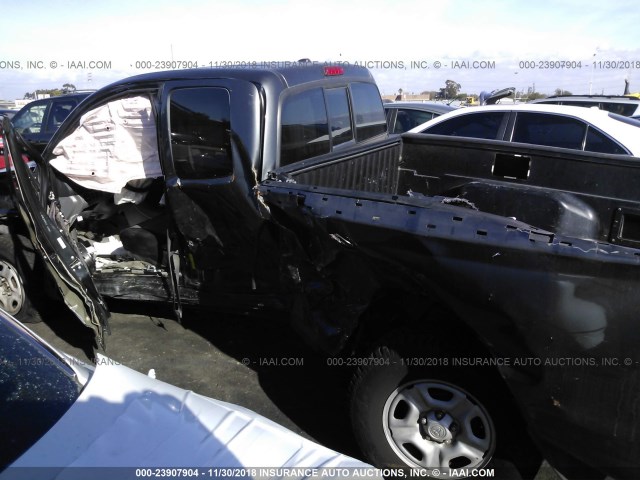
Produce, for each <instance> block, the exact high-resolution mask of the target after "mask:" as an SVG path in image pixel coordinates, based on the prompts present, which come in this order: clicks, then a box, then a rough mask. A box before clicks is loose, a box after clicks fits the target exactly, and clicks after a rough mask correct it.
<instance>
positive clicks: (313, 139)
mask: <svg viewBox="0 0 640 480" xmlns="http://www.w3.org/2000/svg"><path fill="white" fill-rule="evenodd" d="M329 148H330V146H329V123H328V121H327V111H326V108H325V104H324V95H323V93H322V89H321V88H314V89H312V90H306V91H304V92H300V93H297V94H293V95H290V96H289V97H287V98H286V99H285V101H284V103H283V105H282V117H281V126H280V165H288V164H290V163H294V162H298V161H300V160H304V159H307V158H311V157H315V156H317V155H322V154H324V153H329Z"/></svg>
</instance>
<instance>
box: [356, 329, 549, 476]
mask: <svg viewBox="0 0 640 480" xmlns="http://www.w3.org/2000/svg"><path fill="white" fill-rule="evenodd" d="M461 351H465V349H464V347H463V348H462V349H461V350H454V351H450V349H447V348H446V347H444V346H443V342H442V341H437V340H436V339H433V338H427V337H424V336H422V337H421V336H420V335H419V334H416V333H415V332H405V331H402V332H394V334H392V335H390V336H388V337H387V338H386V340H384V341H382V342H380V343H379V346H378V347H376V348H374V349H373V352H372V353H371V355H370V356H369V358H368V361H367V362H364V363H365V365H364V366H362V367H360V368H359V369H358V370H357V371H356V373H355V375H354V377H353V380H352V384H351V419H352V424H353V430H354V435H355V437H356V440H357V441H358V444H359V445H360V448H361V450H362V452H363V454H364V455H365V457H366V458H367V460H368V461H370V462H371V463H373V464H374V465H376V466H378V467H384V468H402V469H409V468H413V469H424V470H425V471H426V473H427V474H431V475H432V476H434V477H436V476H439V475H443V473H444V472H447V477H448V476H449V475H448V473H449V469H456V470H458V471H460V470H459V469H464V471H471V470H474V469H480V468H493V469H494V470H495V473H496V476H497V477H499V478H514V479H517V478H532V477H533V476H534V475H535V473H536V472H537V470H538V468H539V466H540V461H541V459H540V455H539V453H538V451H537V450H536V449H535V447H534V446H533V444H532V443H531V440H530V439H529V437H528V436H527V435H526V433H525V427H524V424H523V423H522V422H520V423H519V422H518V421H516V420H514V419H515V418H519V415H518V412H517V411H516V410H515V408H514V406H513V402H512V401H511V399H510V398H509V393H508V391H507V390H506V388H505V387H504V385H502V384H501V381H500V378H499V376H498V375H497V372H495V370H492V369H490V368H489V367H486V368H482V369H481V370H478V369H476V368H473V367H453V366H452V364H451V363H452V360H453V358H454V356H457V357H458V358H460V357H461V356H462V355H464V356H465V357H470V356H472V355H476V354H473V353H471V351H470V350H468V351H466V353H464V354H460V352H461ZM456 352H457V353H456ZM496 459H497V460H496Z"/></svg>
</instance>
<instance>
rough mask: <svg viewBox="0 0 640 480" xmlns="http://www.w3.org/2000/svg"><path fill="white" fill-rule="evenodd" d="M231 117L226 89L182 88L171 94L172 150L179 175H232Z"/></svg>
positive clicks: (194, 176)
mask: <svg viewBox="0 0 640 480" xmlns="http://www.w3.org/2000/svg"><path fill="white" fill-rule="evenodd" d="M230 119H231V106H230V98H229V92H228V91H227V90H226V89H224V88H216V87H204V88H184V89H180V90H176V91H174V92H172V93H171V97H170V109H169V124H170V129H171V153H172V155H173V163H174V168H175V170H176V174H177V175H178V177H180V178H184V179H204V178H219V177H227V176H229V175H232V173H233V163H232V159H231V135H230V131H231V120H230Z"/></svg>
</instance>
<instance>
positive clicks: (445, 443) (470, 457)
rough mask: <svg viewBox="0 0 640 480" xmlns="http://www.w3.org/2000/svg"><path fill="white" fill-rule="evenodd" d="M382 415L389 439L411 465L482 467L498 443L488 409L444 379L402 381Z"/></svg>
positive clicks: (395, 450) (397, 452)
mask: <svg viewBox="0 0 640 480" xmlns="http://www.w3.org/2000/svg"><path fill="white" fill-rule="evenodd" d="M382 417H383V418H382V421H383V422H384V423H383V429H384V434H385V437H386V439H387V441H388V442H389V445H390V446H391V448H392V449H393V451H394V452H395V453H396V454H397V455H398V457H399V458H400V460H402V461H403V462H404V463H405V464H406V465H408V466H409V467H412V468H425V469H435V468H437V469H447V468H452V469H457V468H480V467H482V466H484V465H486V464H487V462H488V461H489V460H490V458H491V455H492V454H493V451H494V449H495V429H494V426H493V422H492V421H491V418H490V416H489V413H488V412H487V410H486V409H485V408H484V407H483V406H482V405H481V404H480V403H479V402H478V401H477V400H475V399H474V398H473V397H472V396H471V395H469V394H468V393H467V392H466V391H464V390H462V389H461V388H459V387H457V386H455V385H451V384H448V383H445V382H441V381H426V380H425V381H419V382H412V383H409V384H406V385H403V386H401V387H400V388H398V389H396V390H395V391H394V392H393V393H392V394H391V395H390V396H389V398H388V399H387V401H386V403H385V406H384V409H383V415H382Z"/></svg>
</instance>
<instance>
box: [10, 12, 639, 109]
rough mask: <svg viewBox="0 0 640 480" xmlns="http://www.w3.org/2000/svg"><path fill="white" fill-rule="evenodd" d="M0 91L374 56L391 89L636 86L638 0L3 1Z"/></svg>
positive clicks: (20, 92) (373, 64) (376, 70)
mask: <svg viewBox="0 0 640 480" xmlns="http://www.w3.org/2000/svg"><path fill="white" fill-rule="evenodd" d="M0 15H1V17H2V23H3V35H2V42H1V43H0V99H5V100H13V99H19V98H23V97H24V94H25V93H26V92H33V91H35V90H36V89H40V88H42V89H46V88H59V87H61V86H62V85H63V84H65V83H71V84H73V85H75V86H76V87H77V88H78V89H97V88H100V87H102V86H105V85H107V84H109V83H111V82H113V81H116V80H120V79H122V78H126V77H128V76H131V75H136V74H139V73H145V72H149V71H154V70H156V69H160V70H166V69H170V68H171V67H174V66H175V67H189V66H195V65H197V66H198V67H205V66H215V65H224V64H225V63H231V64H243V63H244V64H247V63H252V62H257V63H259V64H260V63H262V62H287V61H295V60H298V59H301V58H309V59H311V60H314V61H319V62H334V63H337V62H343V63H351V64H353V63H359V64H363V65H365V66H368V67H369V68H370V69H371V71H372V73H373V75H374V77H375V79H376V82H377V83H378V86H379V88H380V90H381V93H382V94H383V95H390V94H394V93H397V92H398V90H399V89H402V90H403V91H404V92H406V93H420V92H422V91H429V90H439V89H440V88H442V87H444V85H445V82H446V81H447V80H454V81H455V82H457V83H459V84H460V85H461V91H462V92H466V93H468V94H479V93H480V92H481V91H491V90H495V89H498V88H504V87H515V88H516V89H517V90H518V91H521V90H522V91H525V92H526V91H527V89H530V88H535V91H538V92H541V93H546V94H552V93H553V92H554V91H555V90H556V89H557V88H560V89H563V90H568V91H571V92H572V93H574V94H585V93H590V92H591V93H594V94H601V93H604V94H622V92H623V90H624V82H625V79H627V80H628V81H629V82H630V88H631V91H632V92H639V91H640V29H638V27H637V19H638V6H637V1H636V0H616V1H602V0H597V1H593V0H565V1H562V0H558V1H551V0H538V1H536V2H532V1H515V0H514V1H507V0H488V1H483V2H478V1H476V0H437V1H434V0H395V1H382V0H367V1H363V0H325V1H318V0H316V1H306V0H299V1H292V0H276V1H258V0H217V1H211V0H209V1H205V0H184V1H176V0H171V1H166V0H153V1H152V0H126V1H124V0H113V1H109V0H103V1H100V2H92V1H88V0H82V1H78V0H66V1H65V0H22V1H20V2H16V1H14V0H0Z"/></svg>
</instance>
